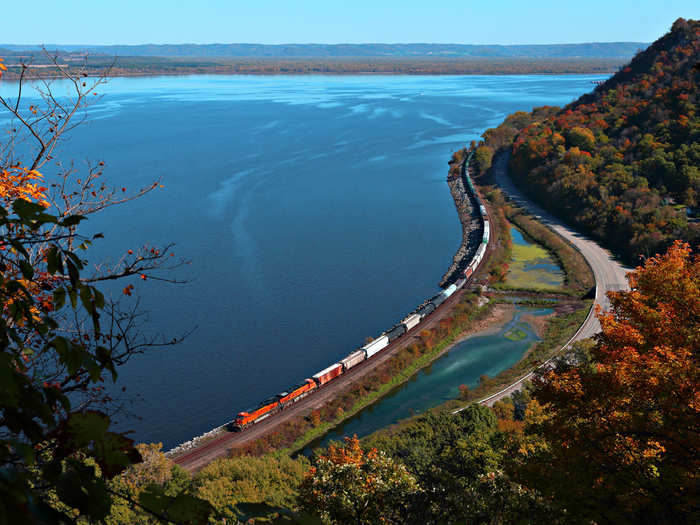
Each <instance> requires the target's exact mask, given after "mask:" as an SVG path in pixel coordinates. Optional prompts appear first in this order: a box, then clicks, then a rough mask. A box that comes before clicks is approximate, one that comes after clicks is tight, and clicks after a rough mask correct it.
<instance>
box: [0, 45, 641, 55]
mask: <svg viewBox="0 0 700 525" xmlns="http://www.w3.org/2000/svg"><path fill="white" fill-rule="evenodd" d="M647 45H648V43H644V42H594V43H587V44H539V45H473V44H420V43H417V44H141V45H106V46H105V45H102V46H96V45H71V46H67V45H52V44H47V45H46V48H47V49H49V50H51V51H54V50H55V51H65V52H72V53H75V52H89V53H100V54H106V55H112V56H114V55H119V56H151V57H258V58H260V57H271V58H288V57H292V58H308V57H313V58H320V57H481V58H489V57H501V58H512V57H521V58H625V59H627V58H629V57H631V56H632V55H634V53H636V52H637V51H638V50H639V49H644V48H645V47H646V46H647ZM40 49H41V48H40V46H28V45H16V44H0V50H2V51H3V52H4V51H10V52H12V51H38V50H40ZM4 55H5V56H8V54H7V53H4Z"/></svg>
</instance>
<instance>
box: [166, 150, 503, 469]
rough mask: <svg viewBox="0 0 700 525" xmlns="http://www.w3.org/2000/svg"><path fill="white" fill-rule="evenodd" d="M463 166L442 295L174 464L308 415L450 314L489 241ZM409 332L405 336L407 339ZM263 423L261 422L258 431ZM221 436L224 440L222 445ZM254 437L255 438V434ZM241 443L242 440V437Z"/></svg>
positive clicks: (176, 454)
mask: <svg viewBox="0 0 700 525" xmlns="http://www.w3.org/2000/svg"><path fill="white" fill-rule="evenodd" d="M469 160H470V159H469V157H467V156H466V154H465V150H460V152H458V153H457V154H455V156H454V157H453V159H452V160H451V161H450V172H449V174H448V184H449V186H450V191H451V193H452V196H453V198H454V201H455V206H456V208H457V212H458V215H459V218H460V222H461V223H462V232H463V235H462V241H461V243H460V246H459V248H458V250H457V253H456V254H455V256H454V258H453V261H452V264H451V265H450V268H449V269H448V272H447V273H446V274H445V276H444V277H443V279H442V281H441V283H440V285H441V287H442V288H443V289H442V290H441V291H440V292H439V293H438V294H436V295H435V296H433V297H431V298H429V299H427V300H426V301H424V302H423V303H421V304H420V305H419V306H418V307H417V308H416V309H415V310H413V311H412V312H410V313H409V314H408V315H406V316H404V317H403V319H402V321H400V322H399V323H398V324H396V325H395V326H393V327H391V328H389V329H388V330H386V331H384V332H382V333H381V334H380V335H378V336H377V337H376V338H375V339H373V340H372V341H370V342H369V343H367V344H365V345H364V346H362V347H360V348H358V349H356V350H354V351H353V352H351V353H350V354H349V355H348V356H346V357H345V358H343V359H340V360H339V361H338V362H336V363H333V364H331V365H329V366H328V367H326V368H324V369H323V370H321V371H320V372H318V373H316V374H314V375H311V376H310V377H309V378H307V379H304V380H303V381H302V382H301V383H299V384H298V385H296V386H294V387H292V388H289V389H288V390H287V391H284V392H281V393H279V394H277V395H275V396H273V397H270V398H268V399H266V400H265V401H263V402H262V403H260V404H259V405H258V406H256V407H254V408H252V409H249V410H246V411H243V412H239V413H238V415H237V416H236V417H235V418H234V419H232V420H231V421H229V422H227V423H225V424H223V425H221V426H219V427H217V428H215V429H213V430H211V431H209V432H207V433H205V434H202V435H201V436H198V437H195V438H194V439H192V440H190V441H188V442H185V443H182V444H180V445H178V446H177V447H174V448H173V449H171V450H169V451H168V452H167V454H168V455H169V456H170V457H172V458H173V459H174V460H175V461H176V462H177V463H179V464H181V465H185V464H186V463H187V462H188V458H193V457H197V456H200V455H201V452H203V451H201V452H200V451H198V450H197V449H199V448H204V447H206V448H209V447H219V448H220V447H222V446H224V443H223V442H224V441H225V442H226V444H227V445H228V446H229V447H230V446H233V443H230V441H232V440H233V441H243V440H239V439H233V437H232V436H233V435H235V434H237V435H241V434H248V433H250V428H249V427H254V426H256V425H261V426H264V427H265V428H266V429H267V430H269V429H271V428H273V427H274V421H275V420H277V419H288V416H289V414H290V413H295V414H297V413H298V414H301V411H308V410H310V408H309V406H310V405H311V404H313V403H312V402H309V401H310V400H309V398H317V399H321V398H325V397H326V396H323V395H319V394H320V393H321V392H323V391H327V390H330V389H329V386H332V385H333V384H334V383H338V384H339V385H340V384H341V383H345V381H340V380H341V379H346V378H345V376H350V375H352V376H358V374H360V375H361V374H364V373H367V372H368V371H371V370H372V368H373V366H369V367H367V366H365V363H368V362H370V361H372V362H375V363H378V362H379V361H380V360H383V356H382V354H385V353H386V354H388V353H390V352H393V351H395V350H396V348H397V344H395V343H398V346H399V347H402V346H405V344H407V343H409V342H410V341H411V340H412V339H413V337H414V336H415V334H417V333H418V332H420V331H421V330H424V329H427V328H428V326H429V325H432V324H434V323H433V322H432V321H433V319H432V318H434V317H438V316H437V315H435V314H434V312H436V311H438V310H440V316H442V315H444V312H445V311H447V310H448V309H450V308H452V306H453V305H454V304H456V300H454V299H456V297H458V296H461V293H462V288H464V287H466V286H467V285H468V284H470V283H471V282H472V279H473V277H474V275H475V273H476V271H477V269H478V268H479V267H480V265H481V263H482V261H483V260H484V259H485V256H486V252H487V249H488V247H489V242H490V239H491V236H490V224H489V216H488V213H487V210H486V207H485V206H484V205H483V204H482V202H481V200H480V198H479V195H478V193H477V191H476V189H475V188H474V186H473V184H472V182H471V179H470V177H469V172H468V164H469ZM409 332H410V334H411V335H408V334H409ZM348 384H352V383H348ZM307 396H308V397H307ZM302 400H304V401H302ZM307 405H308V406H307ZM280 413H284V414H287V417H280V416H279V415H278V414H280ZM263 421H265V423H264V425H263V424H262V422H263ZM280 422H281V421H280ZM268 427H269V429H268ZM256 430H257V429H256ZM260 430H262V429H260ZM226 434H228V436H229V437H228V438H226V439H222V438H224V437H225V436H223V435H226ZM255 434H258V431H256V432H255ZM241 438H243V436H242V435H241ZM246 441H247V440H246ZM217 443H218V444H217Z"/></svg>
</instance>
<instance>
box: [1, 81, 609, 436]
mask: <svg viewBox="0 0 700 525" xmlns="http://www.w3.org/2000/svg"><path fill="white" fill-rule="evenodd" d="M600 78H601V77H599V76H463V77H459V76H443V77H440V76H430V77H420V76H415V77H414V76H385V77H382V76H340V77H332V76H316V77H309V76H305V77H289V76H284V77H270V76H265V77H255V76H191V77H155V78H131V79H127V78H123V79H114V80H112V81H110V82H109V83H108V84H107V85H106V86H105V87H104V88H102V89H101V90H100V94H101V95H102V97H101V98H98V99H96V100H97V102H96V103H95V105H94V106H93V107H92V108H91V109H90V110H89V111H88V115H87V116H88V122H87V123H85V124H84V125H82V126H81V127H79V128H77V129H76V130H75V131H74V132H73V134H72V136H71V138H70V140H69V141H68V142H66V143H64V145H63V146H62V148H61V149H60V150H59V151H57V152H56V154H55V157H57V158H61V159H71V158H72V159H75V160H76V162H77V164H76V166H78V167H80V166H82V164H81V163H83V162H84V160H85V159H87V158H89V159H92V160H95V161H97V160H103V161H105V163H106V171H105V178H106V179H108V180H109V181H110V182H112V183H113V184H114V185H115V186H117V187H122V186H126V187H127V188H128V189H136V188H138V187H142V186H146V185H148V184H150V183H151V182H152V181H153V180H154V179H155V178H157V177H162V179H163V184H164V188H163V189H159V190H158V191H155V192H153V193H151V194H149V195H148V196H146V197H145V198H143V199H140V200H137V201H134V202H130V203H127V204H125V205H122V206H119V207H115V208H111V209H109V210H107V211H105V212H104V213H102V214H101V215H100V216H94V217H93V218H91V219H90V221H89V224H88V227H87V230H89V231H100V232H104V233H105V239H104V240H102V241H99V242H98V243H97V245H96V246H95V248H94V249H93V250H92V251H91V252H90V253H91V257H92V260H94V261H99V260H101V259H102V258H104V257H107V256H111V257H112V258H113V259H116V258H118V257H119V256H121V255H122V254H123V253H124V252H126V250H128V249H130V248H135V247H137V246H139V245H141V244H143V243H145V242H161V243H165V242H175V243H176V253H177V254H178V255H182V256H184V257H185V258H187V259H188V260H189V261H190V264H189V265H187V266H186V267H183V268H180V269H178V270H177V271H175V272H174V273H173V274H172V275H171V277H177V278H186V279H188V280H189V281H190V282H189V283H188V284H185V285H179V286H173V285H168V284H164V283H159V282H154V281H147V282H145V283H144V282H141V281H138V282H136V283H135V284H136V285H137V291H138V292H139V293H140V295H141V298H142V306H143V307H144V308H145V309H146V310H148V311H149V312H150V313H149V322H148V326H147V330H148V332H149V333H154V332H157V333H163V334H165V335H166V336H175V335H179V334H181V333H183V332H185V331H189V330H194V331H193V333H192V334H191V335H190V336H189V338H188V339H187V340H186V341H185V342H184V343H182V344H180V345H178V346H176V347H173V348H168V349H164V350H154V351H151V352H149V353H147V354H145V355H142V356H138V357H137V358H135V359H133V360H132V361H131V362H129V363H128V364H127V365H126V366H125V367H124V368H123V369H122V371H121V373H120V385H124V386H126V388H127V395H129V396H130V397H131V398H136V399H135V400H134V401H133V402H132V403H130V404H129V405H128V407H127V408H128V409H129V410H130V411H131V412H132V413H133V414H135V415H137V416H138V418H139V419H129V420H122V421H121V422H120V424H121V425H122V426H123V428H130V429H133V430H134V433H133V437H135V438H136V439H138V440H145V441H162V442H164V443H165V445H166V447H169V446H173V445H175V444H177V443H179V442H181V441H184V440H187V439H189V438H191V437H193V436H194V435H197V434H200V433H202V432H205V431H207V430H209V429H210V428H212V427H214V426H218V425H220V424H222V423H224V422H226V421H228V420H230V419H231V418H232V416H233V415H234V414H235V412H237V411H238V410H240V409H242V408H245V407H247V406H249V405H252V404H254V403H256V402H257V401H258V400H260V399H264V398H266V397H267V396H269V395H271V394H274V393H276V392H279V391H282V390H284V389H285V388H286V387H287V386H289V385H292V384H295V383H297V382H298V381H299V380H301V379H303V378H305V377H309V376H310V375H312V374H313V373H315V372H316V371H318V370H320V369H322V368H324V367H325V366H327V365H328V364H330V363H332V362H334V361H336V360H338V359H339V358H341V357H343V356H344V355H346V354H348V353H349V352H350V351H352V350H353V349H354V348H355V347H357V346H358V345H360V344H361V343H362V342H363V341H364V339H365V338H366V337H367V336H374V335H376V334H377V333H378V332H380V331H381V330H383V329H384V328H387V327H389V326H391V325H392V324H393V323H394V322H395V321H396V320H398V319H400V318H401V317H402V316H403V314H405V313H407V312H409V311H411V310H412V309H413V308H414V307H415V305H417V304H418V303H420V302H421V301H422V300H423V299H424V298H426V297H428V296H430V295H432V294H434V293H436V291H437V283H438V281H439V279H440V277H441V276H442V274H443V272H444V271H445V269H446V268H447V266H448V264H449V262H450V260H451V258H452V255H453V253H454V251H455V250H456V248H457V246H458V244H459V241H460V237H461V231H460V225H459V222H458V219H457V214H456V212H455V209H454V205H453V202H452V200H451V197H450V194H449V191H448V188H447V184H446V183H445V177H446V175H447V161H448V160H449V158H450V155H451V153H452V152H453V151H454V150H456V149H458V148H459V147H461V146H463V145H464V144H466V143H468V142H469V141H471V140H474V139H477V138H478V137H479V135H480V134H481V133H482V132H483V131H484V130H485V129H486V128H488V127H491V126H495V125H497V124H498V123H500V122H501V121H502V119H503V118H504V117H505V116H506V115H507V114H509V113H511V112H513V111H516V110H529V109H531V108H532V107H535V106H541V105H545V104H550V105H554V104H557V105H562V104H565V103H567V102H569V101H571V100H573V99H574V98H576V97H577V96H578V95H580V94H582V93H584V92H586V91H589V90H590V89H591V88H592V87H593V85H592V83H591V82H592V81H593V80H599V79H600ZM15 88H16V86H15V85H13V84H12V83H10V82H3V83H0V94H2V95H3V96H10V97H11V96H12V94H13V93H14V90H15ZM59 89H61V88H60V86H59ZM29 102H31V100H30V99H27V104H28V103H29ZM3 119H4V117H2V116H0V127H2V126H7V125H8V124H9V122H8V121H7V119H4V120H3ZM51 169H52V168H51V166H48V165H47V166H46V167H45V168H44V170H43V171H44V173H45V175H46V176H47V177H48V178H50V177H51ZM124 285H125V284H122V285H121V286H120V288H119V290H120V289H121V287H123V286H124ZM119 290H115V293H118V292H119ZM484 363H485V364H484V366H485V369H484V370H483V372H478V371H475V372H474V373H475V374H476V376H477V377H478V375H480V374H481V373H490V372H489V370H492V368H493V366H492V364H490V362H488V360H487V361H484ZM499 366H500V365H499ZM504 366H505V365H504ZM492 371H493V372H495V370H492Z"/></svg>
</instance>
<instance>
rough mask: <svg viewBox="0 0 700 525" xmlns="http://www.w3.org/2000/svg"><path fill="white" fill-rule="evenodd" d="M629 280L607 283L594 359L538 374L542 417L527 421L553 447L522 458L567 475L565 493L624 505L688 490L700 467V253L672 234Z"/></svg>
mask: <svg viewBox="0 0 700 525" xmlns="http://www.w3.org/2000/svg"><path fill="white" fill-rule="evenodd" d="M629 280H630V285H631V287H632V290H631V291H629V292H615V293H609V296H610V301H611V305H612V310H611V312H609V313H600V312H597V315H598V317H599V319H600V322H601V327H602V334H601V335H600V338H599V340H598V344H597V346H596V347H595V348H594V349H593V351H592V358H593V363H592V364H590V365H578V366H573V367H570V368H569V369H566V370H563V371H558V372H554V371H552V372H549V373H547V374H546V375H545V377H544V380H543V381H541V382H539V383H538V384H537V388H536V391H535V394H534V395H535V398H536V399H537V400H538V401H539V402H540V403H542V404H544V405H545V406H546V410H547V413H548V418H547V419H546V420H544V421H542V422H541V423H540V424H535V425H532V424H531V425H532V426H531V428H532V429H536V432H538V433H539V435H540V436H542V437H543V438H545V439H546V441H547V443H548V446H549V447H550V452H548V453H547V454H546V455H543V456H542V457H541V458H539V459H538V460H537V461H538V462H539V461H540V460H541V463H537V464H535V463H531V464H526V467H525V468H526V469H530V468H532V470H531V471H530V472H531V473H532V474H533V475H541V473H542V470H540V467H541V466H544V467H545V468H546V469H547V471H548V472H549V473H551V474H552V475H553V476H554V477H558V478H559V479H567V482H568V483H569V484H570V487H571V488H572V489H573V490H572V492H571V493H570V494H564V497H568V496H571V497H572V498H585V499H587V500H592V501H593V500H596V499H600V500H601V501H602V500H604V499H605V498H607V497H608V496H609V495H610V494H614V495H615V498H617V499H615V504H617V505H619V506H620V511H621V512H630V511H632V509H633V508H634V505H635V504H637V503H638V502H639V500H640V498H642V499H646V498H650V499H649V501H653V500H656V499H658V497H660V496H659V495H660V494H665V493H669V491H670V492H674V493H675V492H678V493H679V494H681V493H685V492H686V491H691V490H692V487H694V486H696V485H697V472H700V459H699V458H698V456H697V450H698V449H700V436H698V434H697V433H696V432H692V431H688V429H692V428H696V426H697V421H698V420H700V402H699V401H700V398H699V396H698V391H699V390H700V372H699V370H698V366H697V362H698V358H699V357H700V257H698V256H695V257H693V256H692V255H691V251H690V247H689V246H688V245H687V244H684V243H681V242H680V241H677V242H675V243H674V244H673V246H671V248H670V249H669V251H668V252H667V253H666V254H664V255H659V256H656V257H652V258H649V259H648V260H647V261H646V262H645V264H644V265H643V266H640V267H638V268H637V269H635V270H634V271H633V272H632V273H631V274H630V275H629ZM526 421H529V418H527V417H526ZM611 466H614V468H613V467H611ZM532 482H533V484H534V486H537V485H540V484H541V482H540V481H537V480H535V481H532ZM576 491H579V492H576ZM556 492H558V494H557V496H558V497H560V498H561V497H562V493H561V492H560V490H559V489H557V490H556ZM655 494H656V495H655ZM568 504H569V505H575V499H571V500H570V501H568ZM629 505H632V507H630V506H629Z"/></svg>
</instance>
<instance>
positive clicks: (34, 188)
mask: <svg viewBox="0 0 700 525" xmlns="http://www.w3.org/2000/svg"><path fill="white" fill-rule="evenodd" d="M43 180H44V177H43V176H42V175H41V173H39V172H38V171H36V170H30V169H27V168H24V167H21V166H15V167H12V168H8V169H2V170H0V199H2V200H3V201H4V202H5V204H6V205H8V206H9V205H10V204H11V203H12V202H13V201H15V200H17V199H24V200H27V201H34V202H36V203H37V204H41V205H42V206H44V207H45V208H48V207H49V206H50V204H49V202H48V201H47V200H46V199H47V197H46V194H45V192H46V191H47V188H46V187H45V186H42V185H41V183H42V182H43Z"/></svg>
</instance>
